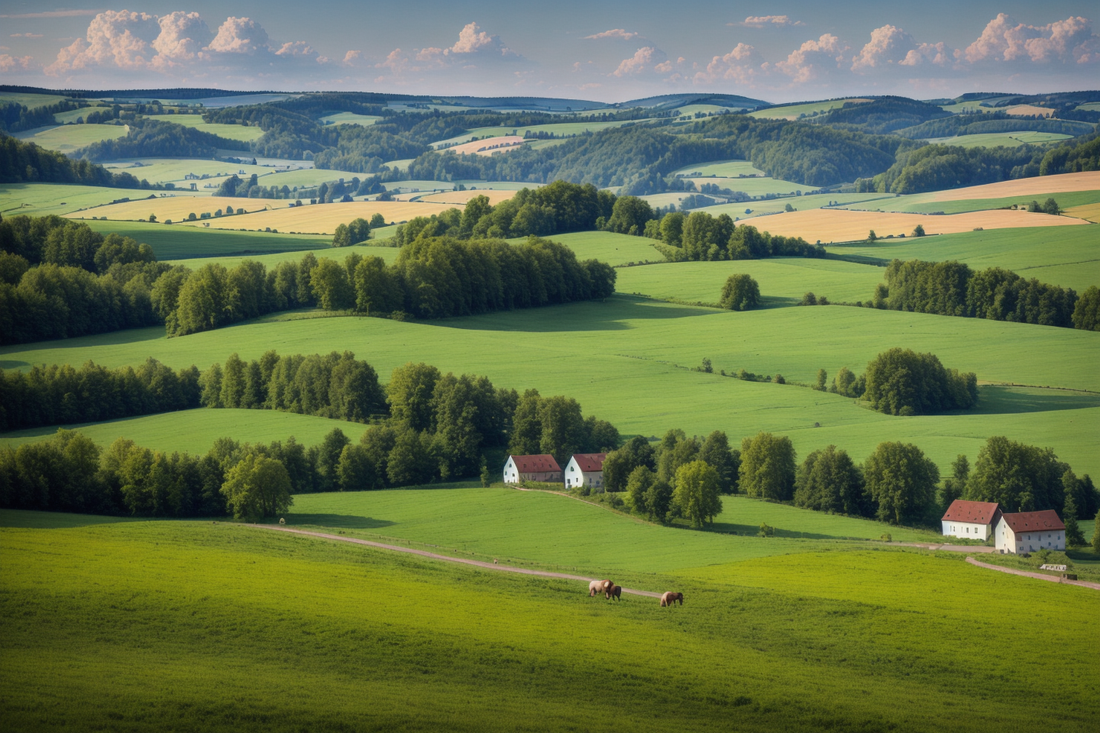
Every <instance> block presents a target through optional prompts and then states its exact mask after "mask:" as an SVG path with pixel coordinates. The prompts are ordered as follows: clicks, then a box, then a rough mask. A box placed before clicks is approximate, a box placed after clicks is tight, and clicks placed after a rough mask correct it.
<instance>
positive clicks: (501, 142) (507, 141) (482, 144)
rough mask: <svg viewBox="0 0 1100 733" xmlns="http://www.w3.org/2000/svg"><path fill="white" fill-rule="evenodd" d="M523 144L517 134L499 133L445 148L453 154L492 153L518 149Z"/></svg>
mask: <svg viewBox="0 0 1100 733" xmlns="http://www.w3.org/2000/svg"><path fill="white" fill-rule="evenodd" d="M522 145H523V138H522V137H520V136H518V135H501V136H500V137H491V138H488V139H486V140H472V141H470V142H468V143H462V144H461V145H455V146H453V147H450V148H447V150H449V151H451V152H452V153H454V154H455V155H493V154H494V153H510V152H511V151H513V150H519V149H520V147H521V146H522Z"/></svg>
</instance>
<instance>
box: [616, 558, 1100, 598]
mask: <svg viewBox="0 0 1100 733" xmlns="http://www.w3.org/2000/svg"><path fill="white" fill-rule="evenodd" d="M966 561H967V562H968V563H970V564H971V565H977V566H978V567H979V568H988V569H989V570H996V571H998V572H1001V573H1008V574H1009V575H1022V576H1023V577H1025V578H1038V579H1039V580H1049V581H1050V582H1052V583H1065V584H1066V585H1080V586H1083V587H1085V588H1092V589H1093V590H1100V583H1090V582H1088V581H1087V580H1066V579H1065V578H1059V577H1058V576H1056V575H1044V574H1043V573H1029V572H1028V571H1026V570H1016V569H1014V568H1002V567H1001V566H1000V565H990V564H989V563H987V562H978V561H977V560H975V559H974V558H972V557H968V558H966ZM623 590H626V589H625V588H624V589H623Z"/></svg>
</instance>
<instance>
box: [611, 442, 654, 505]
mask: <svg viewBox="0 0 1100 733" xmlns="http://www.w3.org/2000/svg"><path fill="white" fill-rule="evenodd" d="M610 457H611V456H610V455H609V456H608V458H610ZM606 471H607V462H606V461H604V477H605V479H606V477H607V473H606ZM656 480H657V475H656V474H655V473H653V471H651V470H650V469H649V468H648V467H646V466H638V467H637V468H635V469H634V470H633V471H631V472H630V476H629V477H628V478H627V480H626V494H627V496H629V497H630V505H631V506H632V507H634V512H635V513H636V514H641V515H643V516H645V515H648V514H649V505H648V504H647V503H646V492H647V491H649V487H650V486H652V485H653V482H654V481H656ZM604 485H605V486H606V480H605V482H604Z"/></svg>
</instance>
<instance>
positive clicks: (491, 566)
mask: <svg viewBox="0 0 1100 733" xmlns="http://www.w3.org/2000/svg"><path fill="white" fill-rule="evenodd" d="M241 526H245V527H251V528H253V529H268V530H274V531H276V532H287V533H289V534H297V535H304V536H307V537H319V538H321V539H324V540H336V541H338V542H350V543H351V544H354V545H366V546H367V547H374V548H377V549H381V550H391V551H394V552H404V553H406V554H409V555H419V556H420V557H426V558H429V559H432V560H444V561H446V562H454V563H461V564H463V565H473V566H475V567H479V568H485V569H486V570H500V571H502V572H506V573H519V574H520V575H536V576H539V577H542V578H558V579H562V580H578V581H582V582H585V583H591V582H592V581H593V580H601V578H588V577H585V576H583V575H570V574H569V573H555V572H552V571H549V570H530V569H528V568H517V567H515V566H514V565H499V564H497V563H491V562H483V561H481V560H467V559H465V558H461V557H449V556H447V555H439V554H437V553H434V552H428V551H427V550H414V549H413V548H411V547H401V546H399V545H387V544H385V543H383V542H373V541H371V540H361V539H358V538H356V537H343V536H340V535H335V534H328V533H326V532H312V531H310V530H306V529H293V528H291V527H281V526H275V525H270V524H245V525H241ZM623 593H630V594H631V595H635V596H645V597H647V598H660V597H661V594H660V593H654V592H653V591H649V590H636V589H632V588H623Z"/></svg>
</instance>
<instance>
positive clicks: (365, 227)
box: [332, 218, 371, 247]
mask: <svg viewBox="0 0 1100 733" xmlns="http://www.w3.org/2000/svg"><path fill="white" fill-rule="evenodd" d="M370 228H371V225H370V223H369V222H368V221H367V220H366V219H363V218H359V219H355V220H354V221H351V222H349V223H348V224H340V225H339V226H337V227H336V233H335V234H334V235H333V237H332V246H333V247H348V246H350V245H353V244H359V243H360V242H365V241H367V239H368V238H370Z"/></svg>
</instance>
